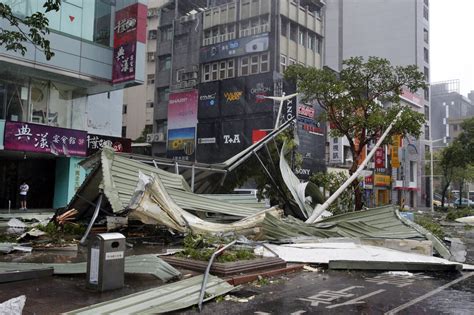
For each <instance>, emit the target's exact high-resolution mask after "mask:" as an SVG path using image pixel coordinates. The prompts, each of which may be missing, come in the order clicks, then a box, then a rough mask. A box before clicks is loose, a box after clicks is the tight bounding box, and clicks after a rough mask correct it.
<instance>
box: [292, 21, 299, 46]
mask: <svg viewBox="0 0 474 315" xmlns="http://www.w3.org/2000/svg"><path fill="white" fill-rule="evenodd" d="M290 40H292V41H294V42H296V41H297V40H298V25H297V24H295V23H290Z"/></svg>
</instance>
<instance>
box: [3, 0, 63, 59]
mask: <svg viewBox="0 0 474 315" xmlns="http://www.w3.org/2000/svg"><path fill="white" fill-rule="evenodd" d="M18 2H20V1H18ZM9 3H10V5H8V4H6V3H0V17H1V18H2V19H3V20H6V21H7V23H8V24H9V27H8V28H4V27H0V46H4V47H5V49H6V50H10V51H14V52H20V53H21V54H22V55H25V53H26V51H27V49H26V46H25V43H32V44H33V45H35V46H36V47H37V48H39V49H40V50H42V51H43V53H44V55H45V57H46V59H47V60H50V59H51V57H53V56H54V52H52V51H51V47H50V42H49V40H48V39H47V38H46V35H47V34H49V29H48V25H49V24H48V23H49V21H48V18H47V17H46V13H48V12H51V11H58V10H59V8H60V6H61V0H45V1H44V3H43V8H44V12H35V13H33V14H31V15H27V16H18V15H15V13H14V12H13V11H12V6H14V5H15V1H13V2H12V1H10V2H9Z"/></svg>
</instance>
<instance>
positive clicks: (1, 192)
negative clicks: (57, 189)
mask: <svg viewBox="0 0 474 315" xmlns="http://www.w3.org/2000/svg"><path fill="white" fill-rule="evenodd" d="M10 153H11V154H6V152H5V151H3V152H2V156H1V157H0V209H8V206H9V201H10V202H11V208H12V209H18V208H19V207H20V201H19V186H20V185H21V184H22V181H26V183H27V184H28V185H29V186H30V190H29V192H28V200H27V201H28V208H29V209H45V208H52V206H53V198H54V182H55V168H56V160H55V159H54V158H39V157H36V156H35V157H33V156H31V154H28V153H27V154H23V152H15V153H13V152H10ZM5 155H6V156H5Z"/></svg>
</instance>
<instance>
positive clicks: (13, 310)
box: [0, 295, 26, 315]
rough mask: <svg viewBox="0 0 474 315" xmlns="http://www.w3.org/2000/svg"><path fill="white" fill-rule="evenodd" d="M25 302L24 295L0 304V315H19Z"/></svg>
mask: <svg viewBox="0 0 474 315" xmlns="http://www.w3.org/2000/svg"><path fill="white" fill-rule="evenodd" d="M25 302H26V296H24V295H20V296H19V297H16V298H13V299H9V300H7V301H5V302H3V303H1V304H0V314H8V315H21V314H22V313H23V308H24V307H25Z"/></svg>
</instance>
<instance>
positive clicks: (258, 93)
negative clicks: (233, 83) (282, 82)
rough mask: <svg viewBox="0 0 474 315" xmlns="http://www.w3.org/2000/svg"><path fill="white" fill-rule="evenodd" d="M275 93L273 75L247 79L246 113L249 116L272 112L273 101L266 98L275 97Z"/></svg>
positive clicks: (254, 76)
mask: <svg viewBox="0 0 474 315" xmlns="http://www.w3.org/2000/svg"><path fill="white" fill-rule="evenodd" d="M273 93H274V84H273V78H272V76H271V74H263V75H252V76H249V77H247V78H246V82H245V99H246V101H247V103H246V105H247V108H246V112H247V113H249V114H253V113H262V112H272V111H273V100H271V99H268V98H266V97H267V96H273Z"/></svg>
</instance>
